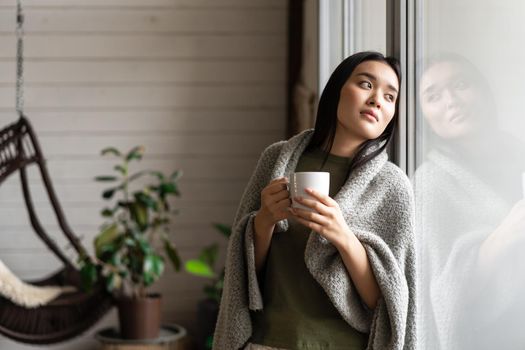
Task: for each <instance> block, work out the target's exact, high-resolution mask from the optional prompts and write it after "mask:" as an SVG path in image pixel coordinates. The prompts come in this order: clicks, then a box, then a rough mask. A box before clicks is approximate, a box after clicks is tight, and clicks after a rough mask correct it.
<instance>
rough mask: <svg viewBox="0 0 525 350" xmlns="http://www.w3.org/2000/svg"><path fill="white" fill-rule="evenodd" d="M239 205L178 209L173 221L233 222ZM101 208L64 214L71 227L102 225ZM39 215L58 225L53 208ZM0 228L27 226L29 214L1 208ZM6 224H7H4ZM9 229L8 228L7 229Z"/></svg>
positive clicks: (45, 221)
mask: <svg viewBox="0 0 525 350" xmlns="http://www.w3.org/2000/svg"><path fill="white" fill-rule="evenodd" d="M237 207H238V203H237V202H232V203H231V204H228V205H209V204H208V205H196V206H192V207H184V208H182V207H176V209H177V210H179V213H178V214H176V215H172V221H173V222H177V223H179V224H186V225H191V224H201V223H202V222H203V221H204V222H223V221H225V220H231V218H233V216H234V215H235V212H236V210H237ZM99 211H100V208H99V207H91V206H89V207H88V206H84V207H67V208H66V207H64V213H65V215H66V217H67V218H68V220H69V222H70V224H71V226H73V227H74V226H76V225H93V224H97V223H100V222H101V220H100V214H99ZM38 215H39V217H40V218H41V221H42V224H44V225H53V224H54V225H56V224H57V223H56V220H55V218H54V213H53V211H52V210H51V208H47V207H46V208H40V209H39V210H38ZM0 222H1V223H2V224H0V228H2V227H6V226H10V225H13V226H14V225H25V224H27V214H26V212H25V211H24V210H22V207H19V208H13V207H11V208H1V209H0ZM4 223H5V224H4ZM6 229H7V228H6Z"/></svg>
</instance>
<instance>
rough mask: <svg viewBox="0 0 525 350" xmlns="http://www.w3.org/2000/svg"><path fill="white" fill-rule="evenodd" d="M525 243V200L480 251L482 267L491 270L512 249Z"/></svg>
mask: <svg viewBox="0 0 525 350" xmlns="http://www.w3.org/2000/svg"><path fill="white" fill-rule="evenodd" d="M523 243H525V200H523V199H522V200H520V201H518V202H517V203H516V204H515V205H514V206H513V207H512V209H511V211H510V213H509V214H508V215H507V216H506V217H505V218H504V219H503V221H502V222H501V223H500V224H499V226H498V227H497V228H496V229H495V230H494V232H492V233H491V234H490V235H489V236H488V237H487V238H486V239H485V240H484V241H483V244H482V245H481V247H480V250H479V256H478V258H479V260H480V264H481V267H483V268H489V267H490V266H493V265H494V262H495V261H496V260H497V259H498V258H500V257H502V256H505V254H506V253H507V252H508V249H509V248H510V247H514V246H517V245H521V246H523Z"/></svg>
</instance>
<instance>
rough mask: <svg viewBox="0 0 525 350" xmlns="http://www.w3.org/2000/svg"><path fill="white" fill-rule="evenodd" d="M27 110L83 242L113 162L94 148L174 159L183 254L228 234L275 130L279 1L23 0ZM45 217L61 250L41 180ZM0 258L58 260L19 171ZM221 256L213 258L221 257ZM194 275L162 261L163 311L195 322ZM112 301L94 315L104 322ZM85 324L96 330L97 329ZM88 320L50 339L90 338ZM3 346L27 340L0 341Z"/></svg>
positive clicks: (0, 30) (9, 107)
mask: <svg viewBox="0 0 525 350" xmlns="http://www.w3.org/2000/svg"><path fill="white" fill-rule="evenodd" d="M23 3H24V6H25V8H24V10H25V15H26V26H25V28H26V38H25V55H26V62H25V104H26V107H25V111H26V113H27V115H28V117H29V119H30V120H31V121H32V123H33V125H34V127H35V129H36V131H37V133H38V135H39V139H40V141H41V144H42V147H43V149H44V153H45V154H46V158H47V160H48V166H49V170H50V172H51V175H52V178H53V180H54V184H55V187H56V190H57V192H58V195H59V197H60V199H61V201H62V205H63V207H64V210H65V213H66V215H67V218H68V219H69V221H70V224H71V226H72V227H73V228H74V230H75V231H76V232H77V233H78V235H80V236H82V237H83V242H84V244H85V245H86V246H88V247H89V248H90V249H92V247H91V246H92V239H93V236H94V235H95V234H96V233H97V230H98V228H99V226H100V224H101V223H102V222H103V221H102V218H101V217H100V215H99V211H100V209H101V208H102V207H103V204H104V203H103V201H102V199H101V197H100V192H101V190H102V189H103V188H104V187H103V186H101V185H100V184H97V183H95V182H94V181H93V177H94V176H96V175H101V174H106V173H111V171H112V166H113V164H114V162H113V160H112V159H110V158H102V157H100V155H99V151H100V150H101V149H102V148H103V147H106V146H110V145H111V146H116V147H119V148H122V149H128V148H130V147H132V146H134V145H138V144H143V145H144V146H145V147H146V156H145V159H144V160H143V161H142V162H141V163H140V164H138V166H137V169H139V168H155V169H160V170H164V171H171V170H173V169H181V170H182V171H183V173H184V175H183V178H182V179H181V181H180V189H181V192H182V197H181V198H180V199H178V200H176V201H175V202H174V206H175V207H176V208H177V209H178V210H179V211H180V213H179V214H178V215H176V216H174V220H173V230H172V232H173V239H174V241H175V242H176V243H177V245H178V247H179V249H180V252H181V255H182V257H183V258H185V259H187V258H191V257H196V256H197V254H198V252H199V250H200V249H201V248H202V247H203V246H204V245H206V244H209V243H211V242H215V241H217V242H220V243H221V246H222V248H225V246H226V242H225V241H224V240H223V239H222V236H220V235H219V234H218V233H217V232H216V231H215V230H214V229H213V228H212V227H211V223H212V222H223V223H230V222H231V220H232V218H233V215H234V213H235V210H236V206H237V204H238V200H239V198H240V195H241V194H242V191H243V189H244V186H245V184H246V182H247V180H248V177H249V176H250V174H251V172H252V170H253V168H254V166H255V163H256V161H257V158H258V156H259V154H260V152H261V151H262V150H263V149H264V148H265V147H266V146H267V145H268V144H270V143H272V142H274V141H276V140H280V139H282V138H283V137H284V130H285V98H286V96H285V78H286V71H285V70H286V1H285V0H24V1H23ZM14 18H15V1H14V0H0V48H1V49H0V125H6V124H8V123H10V122H13V121H15V120H16V118H17V116H16V115H15V111H14V104H15V85H14V82H15V59H14V56H15V50H16V47H15V44H16V41H15V35H14V28H15V21H14ZM30 178H31V186H32V188H33V189H34V191H35V197H36V205H37V208H38V210H39V213H41V216H42V219H43V222H44V223H45V225H46V227H47V228H48V229H49V230H50V232H52V236H53V238H54V239H56V240H57V242H58V243H59V245H60V247H62V248H64V249H65V250H66V252H67V254H68V256H72V257H73V256H74V254H73V252H72V251H71V249H70V248H68V247H67V245H66V243H65V241H64V239H63V238H61V237H60V236H59V235H58V233H57V232H58V231H57V224H56V221H55V220H54V218H53V216H52V214H51V210H50V207H49V204H48V202H47V201H46V198H45V195H44V193H43V192H42V186H41V185H40V179H39V176H38V174H37V173H36V172H35V171H32V172H31V173H30ZM0 259H2V261H3V262H4V263H5V264H6V265H7V266H8V267H9V268H11V269H12V270H13V271H14V272H15V273H16V274H17V275H19V276H21V277H23V278H35V277H42V276H45V275H46V274H48V273H50V272H51V271H53V270H55V269H56V268H58V267H59V266H60V264H59V262H58V261H57V259H56V258H55V257H54V256H53V255H52V254H51V253H50V252H48V251H47V249H46V248H45V247H44V246H43V245H42V243H41V242H40V241H39V240H38V239H37V238H36V236H35V235H34V234H33V233H32V231H31V229H30V228H29V225H28V220H27V215H26V212H25V210H24V207H23V201H22V194H21V191H20V184H19V181H18V178H10V179H8V180H7V181H6V182H4V183H3V184H2V185H1V187H0ZM222 260H223V257H222V258H221V261H222ZM203 282H204V281H202V280H200V279H198V278H195V277H193V276H189V275H186V274H183V273H181V274H173V273H172V272H171V271H168V273H167V274H166V275H165V277H164V279H163V280H162V281H161V282H159V283H158V284H157V286H156V289H159V290H161V291H162V292H163V294H164V297H165V300H164V301H165V303H164V314H163V317H164V320H165V321H172V322H177V323H180V324H182V325H184V326H186V327H187V328H188V329H189V330H190V331H193V330H194V329H195V306H196V303H197V301H198V300H199V299H200V298H201V297H203V293H202V291H201V290H202V286H203ZM115 322H116V321H115V313H114V312H112V313H111V314H110V315H108V316H107V317H106V318H105V319H104V320H103V321H102V322H101V323H99V324H98V325H97V327H98V328H100V327H102V326H104V325H113V324H115ZM97 327H96V328H97ZM96 328H95V329H93V330H91V331H90V332H88V333H87V334H86V335H84V336H83V337H81V338H79V339H76V340H74V341H71V342H67V343H64V344H61V345H58V346H55V347H49V348H53V349H93V348H94V347H95V344H96V343H95V342H94V341H93V340H92V334H91V333H93V332H94V331H95V330H96ZM0 348H1V349H16V350H18V349H32V348H33V347H29V346H24V345H20V344H16V343H13V342H11V341H9V340H7V339H5V338H3V337H2V338H0Z"/></svg>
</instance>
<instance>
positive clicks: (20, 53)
mask: <svg viewBox="0 0 525 350" xmlns="http://www.w3.org/2000/svg"><path fill="white" fill-rule="evenodd" d="M16 5H17V6H16V39H17V43H16V111H17V113H18V115H19V116H20V117H22V116H23V115H24V40H23V39H24V14H23V13H22V4H21V0H17V4H16Z"/></svg>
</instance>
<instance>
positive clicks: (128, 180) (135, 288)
mask: <svg viewBox="0 0 525 350" xmlns="http://www.w3.org/2000/svg"><path fill="white" fill-rule="evenodd" d="M101 154H102V156H106V155H112V156H115V157H117V158H118V159H119V163H118V164H116V165H115V166H114V170H115V172H116V173H117V175H104V176H97V177H96V178H95V180H96V181H99V182H104V183H108V184H111V187H109V188H107V189H105V190H104V191H103V192H102V197H103V198H104V200H106V201H112V202H110V203H111V204H110V205H108V206H107V207H105V208H104V209H103V210H102V211H101V214H102V216H103V217H104V218H105V219H106V222H105V223H104V224H103V225H102V228H101V231H100V233H99V234H98V235H97V236H96V237H95V240H94V246H95V256H96V259H95V261H92V260H90V259H88V258H84V259H83V260H82V261H81V264H80V265H81V274H82V279H83V282H84V285H85V286H86V287H87V288H89V287H91V286H93V285H94V284H95V283H97V282H98V281H103V282H104V283H105V286H106V289H107V290H108V291H109V292H111V293H113V294H114V295H116V296H126V297H132V298H141V297H145V296H146V288H147V287H148V286H150V285H151V284H153V283H154V282H155V281H156V280H157V279H158V278H159V277H160V276H161V275H162V274H163V272H164V262H165V260H166V259H167V260H169V261H171V263H172V265H173V267H174V269H175V271H179V270H180V265H181V261H180V258H179V255H178V253H177V250H176V248H175V245H174V244H173V243H172V242H171V240H170V238H169V223H170V214H171V213H172V212H171V211H170V208H169V203H168V199H169V198H170V197H174V196H180V193H179V190H178V188H177V180H178V179H179V178H180V176H181V175H182V173H181V172H180V171H174V172H173V173H172V174H171V175H169V176H167V175H165V174H163V173H162V172H159V171H152V170H143V171H139V172H135V173H133V174H131V172H130V163H131V162H133V161H140V160H141V159H142V157H143V154H144V147H143V146H137V147H134V148H133V149H131V150H130V151H129V152H127V153H125V154H124V153H121V152H120V151H119V150H118V149H116V148H114V147H109V148H106V149H104V150H102V152H101ZM144 176H148V177H150V178H152V181H150V182H149V183H147V184H145V185H142V186H135V188H136V187H139V189H138V190H133V191H132V190H131V187H132V185H133V184H135V183H136V181H137V180H138V179H139V178H143V177H144Z"/></svg>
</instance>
